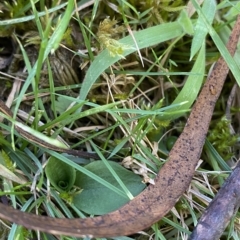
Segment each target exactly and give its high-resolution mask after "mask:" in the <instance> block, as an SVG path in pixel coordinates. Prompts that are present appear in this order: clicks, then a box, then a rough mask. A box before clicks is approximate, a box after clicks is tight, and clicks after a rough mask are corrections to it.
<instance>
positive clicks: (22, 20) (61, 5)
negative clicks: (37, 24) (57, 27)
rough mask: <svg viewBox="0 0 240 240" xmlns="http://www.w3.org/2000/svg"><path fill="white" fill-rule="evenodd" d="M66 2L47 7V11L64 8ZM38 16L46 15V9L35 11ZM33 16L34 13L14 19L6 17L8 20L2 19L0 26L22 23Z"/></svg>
mask: <svg viewBox="0 0 240 240" xmlns="http://www.w3.org/2000/svg"><path fill="white" fill-rule="evenodd" d="M67 4H68V3H67V2H66V3H62V4H60V5H57V6H56V7H53V8H50V9H48V13H52V12H55V11H57V10H59V9H61V8H64V7H65V6H66V5H67ZM37 15H38V17H42V16H45V15H46V11H44V12H39V13H37ZM34 18H35V16H34V15H31V16H26V17H21V18H14V19H8V20H3V21H0V26H4V25H11V24H17V23H22V22H28V21H30V20H33V19H34Z"/></svg>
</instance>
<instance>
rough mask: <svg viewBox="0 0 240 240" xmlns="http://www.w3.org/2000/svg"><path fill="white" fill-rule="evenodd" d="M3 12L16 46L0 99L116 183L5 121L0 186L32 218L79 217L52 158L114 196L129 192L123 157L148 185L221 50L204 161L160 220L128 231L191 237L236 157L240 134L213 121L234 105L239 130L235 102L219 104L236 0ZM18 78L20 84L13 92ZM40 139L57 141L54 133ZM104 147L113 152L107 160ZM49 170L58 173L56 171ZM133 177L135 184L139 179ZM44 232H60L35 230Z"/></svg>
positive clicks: (40, 5)
mask: <svg viewBox="0 0 240 240" xmlns="http://www.w3.org/2000/svg"><path fill="white" fill-rule="evenodd" d="M190 3H191V4H192V5H190ZM187 5H188V6H189V8H188V9H189V10H188V11H187V10H186V6H187ZM45 6H46V8H45ZM193 6H194V7H195V9H196V10H194V8H193ZM77 9H78V11H77ZM0 10H1V11H2V12H1V14H0V30H1V31H0V34H1V35H0V37H1V38H2V39H3V38H4V37H6V36H8V37H11V39H12V40H13V41H14V44H15V51H16V55H14V57H13V59H14V61H15V62H14V61H12V63H11V64H10V66H8V67H7V68H4V69H1V72H0V74H1V75H0V76H1V78H2V81H3V82H4V86H1V88H2V89H3V90H1V92H3V95H4V98H5V100H8V101H10V100H9V99H10V98H11V97H12V102H11V106H12V110H13V113H14V118H15V117H16V116H17V115H18V116H19V114H21V118H22V119H24V121H25V122H26V123H27V124H28V125H29V126H30V127H31V128H29V129H27V131H29V132H30V133H32V134H36V131H34V130H32V129H36V130H37V131H39V132H43V133H44V135H45V136H50V135H51V136H53V137H54V138H56V139H57V140H58V141H59V144H64V146H66V145H70V146H71V147H73V148H76V149H78V148H81V149H84V150H88V151H95V152H96V153H98V154H99V158H100V159H101V160H102V162H103V164H104V166H106V173H108V172H109V173H108V174H110V176H113V177H114V179H115V180H116V181H117V183H118V184H117V185H115V184H112V182H110V183H109V182H108V181H106V180H105V179H103V178H101V177H99V176H98V174H95V173H93V172H91V171H89V170H88V169H87V168H86V167H85V166H86V165H87V164H89V163H90V162H92V160H89V159H84V158H76V157H72V156H67V155H64V154H60V153H57V152H54V151H51V150H48V149H44V148H41V147H39V146H36V145H35V144H34V143H32V142H31V141H27V140H25V139H22V138H21V136H19V134H18V133H17V132H15V130H14V127H13V126H11V125H9V123H8V122H6V121H3V122H1V123H0V126H1V127H2V128H3V129H4V130H6V131H3V133H2V135H1V137H0V143H1V148H2V151H1V153H0V164H1V168H0V175H1V176H2V180H1V185H0V186H1V190H2V191H1V192H0V194H1V195H2V196H3V195H6V192H8V199H9V202H11V204H12V205H13V206H14V207H16V206H18V208H20V209H22V210H24V211H32V212H35V213H37V212H38V214H41V213H42V212H45V213H46V212H47V214H48V215H49V216H53V217H63V216H67V217H69V218H71V217H74V216H75V217H76V216H80V217H84V216H86V214H85V213H84V212H86V211H84V209H83V210H82V209H78V208H77V207H76V206H75V205H74V204H73V199H74V196H76V194H79V191H80V189H79V187H77V186H75V185H74V186H72V187H71V188H70V189H71V190H70V191H67V192H64V191H63V192H61V191H59V190H57V189H55V188H54V187H53V186H52V185H50V184H49V182H48V181H49V176H48V178H47V177H46V174H45V168H46V164H47V159H48V158H49V157H50V156H53V157H55V158H57V159H58V161H62V162H63V163H65V164H67V166H68V167H69V168H73V169H76V170H77V171H79V172H81V173H83V174H85V175H87V176H89V177H91V178H93V179H95V180H96V181H97V182H99V183H101V184H102V185H104V186H106V187H107V188H108V189H110V190H111V191H113V192H114V193H116V194H117V195H118V196H119V197H123V198H127V199H131V198H132V193H131V192H129V191H128V186H127V183H126V182H124V181H123V179H122V177H123V176H122V175H121V173H118V172H117V171H116V169H114V168H113V167H112V166H111V165H110V164H109V163H108V160H109V159H111V160H114V161H117V162H122V161H123V160H124V164H123V165H124V166H125V167H126V166H127V167H129V168H130V169H131V170H132V171H133V172H135V173H137V174H140V175H142V179H144V181H145V182H147V183H148V182H151V180H150V179H151V178H154V176H155V175H156V173H157V172H158V169H159V168H160V167H161V165H162V164H163V163H164V161H165V160H166V159H167V155H168V153H169V150H170V148H171V145H172V144H174V141H175V140H176V138H177V137H178V136H179V135H180V133H181V131H182V129H183V127H184V124H185V122H186V120H187V116H188V113H189V111H191V106H192V104H193V103H194V101H195V100H196V98H197V95H198V93H199V91H200V89H201V86H202V84H203V82H204V81H205V79H206V75H207V73H208V72H209V71H210V67H211V65H212V64H213V63H214V62H215V61H216V60H217V59H218V57H219V56H220V54H221V55H222V56H224V58H225V60H226V61H227V63H228V64H229V68H230V69H231V72H232V76H231V77H229V80H228V81H227V83H226V85H225V88H224V90H223V92H222V95H221V97H220V100H219V102H218V103H217V106H216V109H215V113H214V117H213V120H212V124H211V127H210V130H209V135H211V138H210V139H209V141H208V140H207V141H206V144H205V147H204V150H203V153H202V157H201V159H202V160H203V162H202V161H200V162H199V164H200V163H201V165H200V167H199V168H198V170H197V171H196V174H195V177H194V179H193V180H192V183H191V185H190V187H189V189H188V191H187V192H186V193H185V195H184V196H183V197H182V198H181V199H180V200H179V202H178V203H177V204H176V206H175V208H173V209H172V211H171V212H169V213H168V214H167V215H166V216H165V217H164V218H163V219H161V220H160V221H159V222H158V223H156V224H154V225H153V226H152V227H151V228H150V229H147V230H146V231H144V232H142V233H139V234H136V235H134V236H130V237H128V238H129V239H130V238H131V239H138V238H143V239H145V238H149V237H150V236H154V237H155V239H187V237H188V235H189V233H190V232H191V231H192V229H193V227H194V225H196V223H197V219H198V218H199V216H200V215H201V213H202V212H203V210H204V209H205V208H206V206H207V205H208V203H209V202H210V201H211V199H212V198H213V197H214V195H215V194H216V192H217V189H219V187H220V186H221V185H222V183H223V182H224V180H225V179H226V177H227V176H228V174H229V172H230V171H231V167H229V165H228V164H227V163H228V162H229V160H230V159H232V158H234V157H235V158H236V159H238V147H237V143H238V134H233V133H232V132H231V131H230V128H229V124H223V125H221V127H218V128H217V127H216V123H218V122H221V121H223V120H222V117H223V116H225V115H226V113H225V109H229V108H230V107H231V118H232V119H230V120H231V121H230V122H231V126H232V127H233V129H236V132H237V126H238V121H239V106H238V103H237V102H235V103H234V105H233V106H229V105H227V104H226V102H227V99H228V97H229V93H230V91H231V88H232V86H233V85H234V83H235V80H236V81H237V83H239V81H240V79H239V76H240V73H239V68H238V64H239V58H238V55H239V51H238V52H237V53H236V57H235V59H233V58H232V57H231V56H230V55H229V54H228V52H227V50H226V47H225V44H226V42H227V40H228V36H229V34H230V31H231V27H232V25H233V24H234V20H235V17H236V15H237V14H238V13H239V12H240V6H239V3H238V2H237V1H221V2H220V3H219V4H218V5H215V1H205V3H204V5H203V6H199V5H198V4H197V2H196V1H195V0H192V1H190V2H186V1H163V2H162V3H160V4H156V1H146V4H145V5H141V4H139V3H138V1H134V0H133V1H102V2H100V1H83V0H82V1H76V2H74V1H68V3H65V2H64V1H53V2H52V3H51V4H50V3H49V2H48V1H44V0H40V1H37V2H36V1H35V2H34V1H33V0H32V1H30V2H29V1H24V0H21V1H18V3H17V4H16V5H14V4H11V3H8V4H6V3H1V4H0ZM190 10H193V12H192V13H191V11H190ZM214 12H216V14H213V13H214ZM108 16H110V17H109V18H107V17H108ZM114 18H115V20H116V21H115V20H114ZM99 23H101V24H99ZM0 56H1V52H0ZM190 59H191V60H190ZM74 64H75V65H76V64H77V67H75V68H74ZM79 66H80V67H81V73H79ZM80 76H81V77H80ZM19 83H21V88H20V90H19V91H17V90H16V91H14V92H13V90H12V89H13V87H14V86H15V84H19ZM19 109H21V110H22V112H19V111H18V110H19ZM8 120H11V119H8ZM8 133H11V134H10V135H9V134H8ZM5 135H6V136H5ZM38 137H39V138H41V135H39V136H38ZM229 138H231V139H234V141H229ZM46 141H49V143H51V142H52V140H51V138H50V137H49V138H48V139H47V140H46ZM106 154H110V156H109V158H108V160H107V159H105V157H104V156H105V155H106ZM59 165H61V164H59ZM51 171H52V174H53V175H54V174H55V172H54V171H56V169H53V170H51ZM59 171H60V170H59ZM74 171H75V170H74ZM101 174H102V173H101ZM50 179H51V176H50ZM69 181H70V180H69ZM71 181H72V180H71ZM138 181H139V184H141V179H140V180H138ZM64 184H68V180H66V181H65V182H64ZM136 186H138V185H136ZM83 191H84V190H83ZM80 194H81V193H80ZM103 197H104V196H103ZM105 197H106V196H105ZM116 201H117V200H116ZM97 203H98V199H96V204H97ZM99 205H100V204H99ZM93 214H94V213H93ZM238 222H239V213H237V214H236V216H235V217H234V218H233V219H232V222H231V224H230V225H229V227H228V228H227V229H226V230H225V232H224V236H223V237H222V239H239V224H238ZM4 225H8V226H11V224H9V223H4V224H3V223H2V224H1V227H2V228H3V231H2V232H1V234H2V236H3V237H4V236H6V235H8V239H16V236H17V235H18V236H19V238H18V239H27V238H31V236H32V235H34V234H36V233H34V232H29V231H27V230H26V229H24V228H22V227H19V226H17V225H15V224H13V225H12V226H11V227H10V228H9V232H7V233H6V229H7V227H3V226H4ZM39 239H55V237H54V236H50V235H46V234H44V233H41V237H39ZM62 239H75V238H67V237H63V236H62Z"/></svg>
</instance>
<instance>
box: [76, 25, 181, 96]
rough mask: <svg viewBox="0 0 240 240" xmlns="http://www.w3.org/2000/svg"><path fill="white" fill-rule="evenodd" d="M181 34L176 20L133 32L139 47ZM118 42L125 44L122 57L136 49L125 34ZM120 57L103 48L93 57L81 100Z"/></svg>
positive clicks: (129, 37)
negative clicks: (113, 55) (111, 54)
mask: <svg viewBox="0 0 240 240" xmlns="http://www.w3.org/2000/svg"><path fill="white" fill-rule="evenodd" d="M182 34H184V32H183V28H182V27H181V24H180V23H178V22H171V23H164V24H161V25H158V26H154V27H150V28H147V29H144V30H141V31H138V32H134V37H135V40H136V42H137V44H138V47H139V49H142V48H145V47H150V46H153V45H155V44H160V43H162V42H165V41H167V40H170V39H173V38H176V37H179V36H181V35H182ZM146 36H148V37H146ZM119 42H120V43H121V44H123V46H126V48H125V50H124V52H123V54H122V55H123V56H124V57H125V56H127V55H129V54H131V53H133V52H135V51H136V49H135V48H134V47H133V46H135V43H134V41H133V39H132V37H131V36H127V37H125V38H123V39H121V40H119ZM121 58H122V57H121V56H115V57H112V56H110V54H109V52H108V51H107V50H106V49H105V50H104V51H102V52H101V53H100V54H99V55H98V56H97V57H96V58H95V59H94V61H93V62H92V64H91V66H90V68H89V69H88V71H87V74H86V76H85V78H84V81H83V84H82V88H81V90H80V99H81V100H85V99H86V97H87V94H88V92H89V90H90V89H91V87H92V85H93V84H94V83H95V82H96V80H97V79H98V77H99V76H100V75H101V73H103V72H104V71H105V70H106V69H107V68H108V67H110V66H111V65H113V64H114V63H116V62H117V61H119V60H120V59H121ZM103 59H104V61H103Z"/></svg>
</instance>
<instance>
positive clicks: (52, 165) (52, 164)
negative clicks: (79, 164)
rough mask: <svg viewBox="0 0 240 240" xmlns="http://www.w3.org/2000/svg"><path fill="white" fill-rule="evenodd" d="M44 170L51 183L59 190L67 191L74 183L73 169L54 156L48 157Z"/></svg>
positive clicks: (74, 173) (74, 174) (74, 172)
mask: <svg viewBox="0 0 240 240" xmlns="http://www.w3.org/2000/svg"><path fill="white" fill-rule="evenodd" d="M45 172H46V175H47V178H48V179H49V181H50V183H51V185H52V186H53V187H54V188H55V189H56V190H57V191H59V192H68V191H70V190H71V188H72V187H73V185H74V182H75V179H76V171H75V169H74V168H73V167H71V166H70V165H68V164H66V163H64V162H62V161H60V160H59V159H57V158H55V157H50V158H49V160H48V163H47V166H46V168H45Z"/></svg>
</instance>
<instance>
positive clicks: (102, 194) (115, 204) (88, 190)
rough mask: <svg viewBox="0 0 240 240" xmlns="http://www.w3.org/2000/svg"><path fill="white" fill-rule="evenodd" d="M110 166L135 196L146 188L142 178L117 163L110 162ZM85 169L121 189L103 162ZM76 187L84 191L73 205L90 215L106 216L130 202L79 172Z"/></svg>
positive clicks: (76, 197)
mask: <svg viewBox="0 0 240 240" xmlns="http://www.w3.org/2000/svg"><path fill="white" fill-rule="evenodd" d="M109 164H110V165H111V167H112V168H113V169H114V171H115V172H116V174H117V175H118V176H119V178H121V180H122V181H123V183H124V184H125V185H126V187H127V188H128V189H129V191H130V192H131V193H132V195H133V196H136V195H137V194H139V193H140V192H142V190H143V189H144V188H145V184H143V183H142V182H141V177H139V176H138V175H136V174H134V173H133V172H131V171H128V170H126V169H125V168H123V167H122V166H120V165H119V164H117V163H115V162H111V161H109ZM85 168H86V169H87V170H89V171H91V172H93V173H95V174H97V175H98V176H99V177H101V178H103V179H105V180H106V181H108V182H110V183H111V184H112V185H114V186H116V187H119V188H120V185H119V184H118V183H117V181H116V180H115V178H114V176H113V175H112V174H111V173H110V171H109V170H108V169H107V167H106V165H105V164H104V163H103V162H102V161H95V162H92V163H90V164H88V165H87V166H86V167H85ZM75 185H76V186H78V187H80V188H81V189H83V191H82V192H81V193H80V194H79V195H76V196H75V197H74V199H73V204H74V205H75V206H76V207H77V208H78V209H80V210H82V211H84V212H86V213H88V214H94V215H102V214H106V213H109V212H111V211H114V210H116V209H118V208H120V207H121V206H123V205H124V204H126V203H127V202H128V201H129V200H128V199H127V198H124V197H122V196H120V195H118V194H117V193H115V192H113V191H111V190H110V189H109V188H107V187H105V186H103V185H102V184H100V183H98V182H96V181H95V180H93V179H92V178H90V177H88V176H86V175H85V174H82V173H80V172H77V176H76V182H75Z"/></svg>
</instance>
